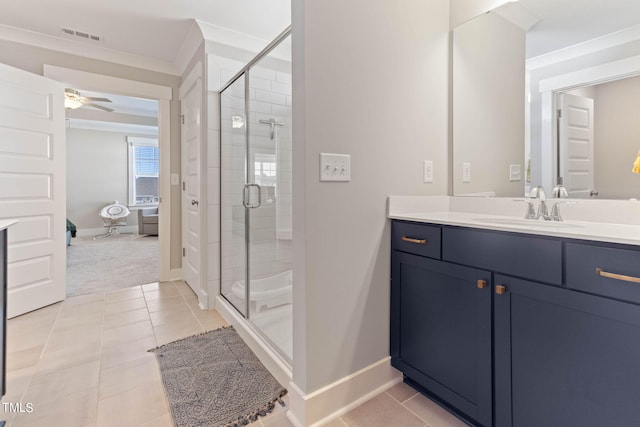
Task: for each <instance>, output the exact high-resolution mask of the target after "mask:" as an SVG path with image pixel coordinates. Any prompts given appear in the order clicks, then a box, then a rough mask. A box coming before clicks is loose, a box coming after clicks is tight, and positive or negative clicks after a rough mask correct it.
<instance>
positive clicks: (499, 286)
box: [496, 285, 507, 295]
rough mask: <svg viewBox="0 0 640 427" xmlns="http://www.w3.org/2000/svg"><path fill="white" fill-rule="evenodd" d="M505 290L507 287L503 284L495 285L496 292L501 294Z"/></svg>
mask: <svg viewBox="0 0 640 427" xmlns="http://www.w3.org/2000/svg"><path fill="white" fill-rule="evenodd" d="M506 292H507V287H506V286H504V285H498V286H496V294H498V295H502V294H504V293H506Z"/></svg>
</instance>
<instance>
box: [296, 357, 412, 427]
mask: <svg viewBox="0 0 640 427" xmlns="http://www.w3.org/2000/svg"><path fill="white" fill-rule="evenodd" d="M400 382H402V373H401V372H400V371H398V370H396V369H395V368H393V367H392V366H391V358H390V357H385V358H384V359H382V360H380V361H378V362H376V363H373V364H371V365H369V366H367V367H366V368H364V369H361V370H359V371H357V372H354V373H353V374H351V375H348V376H346V377H344V378H341V379H339V380H338V381H336V382H334V383H332V384H329V385H328V386H325V387H323V388H321V389H319V390H316V391H314V392H312V393H309V394H305V393H304V392H303V391H302V390H300V388H299V387H298V386H297V385H296V384H295V383H293V382H290V383H289V386H288V390H289V411H287V418H288V419H289V421H291V423H292V424H293V425H294V426H295V427H319V426H321V425H324V424H326V423H328V422H330V421H332V420H334V419H336V418H338V417H340V416H342V415H344V414H346V413H348V412H349V411H351V410H353V409H355V408H357V407H358V406H360V405H362V404H363V403H365V402H366V401H368V400H370V399H372V398H373V397H375V396H377V395H378V394H380V393H382V392H384V391H386V390H388V389H389V388H391V387H393V386H394V385H396V384H398V383H400Z"/></svg>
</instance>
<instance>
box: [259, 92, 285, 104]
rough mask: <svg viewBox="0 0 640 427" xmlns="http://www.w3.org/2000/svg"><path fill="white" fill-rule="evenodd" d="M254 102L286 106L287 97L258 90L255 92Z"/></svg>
mask: <svg viewBox="0 0 640 427" xmlns="http://www.w3.org/2000/svg"><path fill="white" fill-rule="evenodd" d="M255 100H256V101H262V102H268V103H270V104H279V105H287V96H285V95H282V94H279V93H273V92H268V91H266V90H260V89H256V90H255Z"/></svg>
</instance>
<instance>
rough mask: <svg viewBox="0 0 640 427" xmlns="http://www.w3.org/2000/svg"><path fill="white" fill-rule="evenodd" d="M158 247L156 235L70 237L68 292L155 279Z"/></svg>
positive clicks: (155, 280)
mask: <svg viewBox="0 0 640 427" xmlns="http://www.w3.org/2000/svg"><path fill="white" fill-rule="evenodd" d="M159 251H160V249H159V246H158V237H157V236H138V235H133V236H132V235H126V234H123V235H114V236H111V237H108V238H99V239H96V240H93V238H92V237H76V238H74V239H71V246H68V247H67V296H68V297H70V296H74V295H83V294H90V293H95V292H109V291H112V290H117V289H122V288H126V287H129V286H137V285H144V284H147V283H153V282H157V281H158V271H159V267H158V259H159V256H160V252H159Z"/></svg>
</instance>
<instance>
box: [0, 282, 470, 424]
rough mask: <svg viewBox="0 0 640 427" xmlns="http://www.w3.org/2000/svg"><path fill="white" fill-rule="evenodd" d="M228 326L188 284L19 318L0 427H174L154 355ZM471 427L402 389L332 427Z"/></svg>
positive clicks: (280, 419)
mask: <svg viewBox="0 0 640 427" xmlns="http://www.w3.org/2000/svg"><path fill="white" fill-rule="evenodd" d="M224 325H227V323H226V321H225V320H224V319H223V318H222V316H220V314H218V312H216V311H215V310H211V311H201V310H200V308H199V307H198V304H197V299H196V296H195V295H194V294H193V292H192V291H191V289H190V288H189V286H188V285H187V284H185V283H184V282H167V283H161V284H158V283H153V284H149V285H143V286H135V287H131V288H127V289H124V290H120V291H116V292H111V293H107V294H104V293H98V294H90V295H82V296H77V297H72V298H68V299H67V300H65V301H64V302H61V303H57V304H54V305H51V306H48V307H45V308H43V309H40V310H36V311H34V312H31V313H28V314H25V315H23V316H19V317H16V318H14V319H10V320H9V321H8V328H7V349H8V354H7V394H6V395H5V397H4V398H3V399H2V402H3V403H9V402H11V403H18V402H21V403H22V407H21V408H15V407H14V411H11V410H9V408H8V405H2V406H1V407H0V420H6V421H7V426H9V427H29V426H46V427H58V426H59V427H103V426H119V427H127V426H132V427H136V426H140V427H143V426H144V427H170V426H172V425H173V423H172V419H171V415H170V413H169V406H168V403H167V400H166V397H165V393H164V388H163V386H162V380H161V377H160V371H159V369H158V366H157V363H156V361H155V356H154V355H153V354H152V353H148V352H147V350H148V349H150V348H153V347H156V346H158V345H162V344H166V343H168V342H171V341H174V340H176V339H179V338H184V337H187V336H189V335H193V334H196V333H200V332H204V331H209V330H212V329H216V328H218V327H220V326H224ZM285 402H287V400H286V398H285ZM27 403H31V404H32V405H33V411H31V412H27V409H28V408H27V407H26V406H25V405H26V404H27ZM16 409H22V410H23V412H20V411H15V410H16ZM286 410H287V407H286V406H285V407H280V406H279V405H277V408H276V409H275V410H274V412H273V413H272V414H270V415H268V416H266V417H263V418H260V419H259V420H258V421H257V422H255V423H253V424H251V425H255V426H256V427H291V423H290V422H289V421H288V419H287V418H286ZM463 425H464V424H463V423H461V422H460V421H459V420H458V419H456V418H455V417H453V416H452V415H450V414H449V413H447V412H446V411H444V410H443V409H441V408H440V407H439V406H437V405H435V404H434V403H433V402H431V401H430V400H428V399H427V398H425V397H424V396H422V395H421V394H418V393H417V392H416V391H415V390H413V389H412V388H411V387H409V386H408V385H406V384H398V385H397V386H395V387H393V388H392V389H390V390H388V391H387V392H385V393H381V394H380V395H378V396H376V397H375V398H374V399H372V400H370V401H369V402H367V403H365V404H363V405H361V406H360V407H358V408H356V409H354V410H353V411H351V412H349V413H348V414H346V415H344V416H342V417H340V418H339V419H337V420H334V421H333V422H331V423H329V424H328V425H327V426H329V427H344V426H348V427H352V426H367V427H376V426H380V427H386V426H393V427H401V426H418V427H422V426H430V427H457V426H463Z"/></svg>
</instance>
